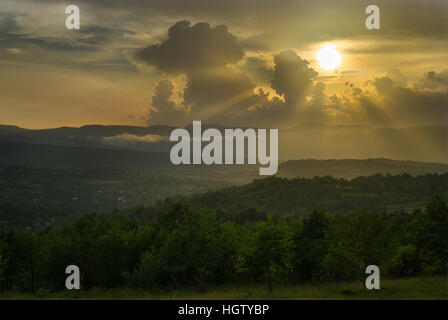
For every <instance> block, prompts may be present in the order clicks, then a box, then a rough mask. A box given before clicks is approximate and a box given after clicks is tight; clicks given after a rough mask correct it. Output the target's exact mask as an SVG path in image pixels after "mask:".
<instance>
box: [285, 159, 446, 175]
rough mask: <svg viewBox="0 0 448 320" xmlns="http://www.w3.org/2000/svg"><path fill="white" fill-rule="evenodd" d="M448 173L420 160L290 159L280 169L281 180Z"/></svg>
mask: <svg viewBox="0 0 448 320" xmlns="http://www.w3.org/2000/svg"><path fill="white" fill-rule="evenodd" d="M445 172H448V164H443V163H430V162H418V161H397V160H390V159H365V160H357V159H339V160H335V159H330V160H316V159H308V160H289V161H286V162H283V163H281V164H280V166H279V170H278V172H277V176H278V177H286V178H298V177H302V178H312V177H314V176H332V177H335V178H346V179H351V178H355V177H359V176H369V175H373V174H377V173H382V174H391V175H396V174H402V173H408V174H411V175H421V174H426V173H445Z"/></svg>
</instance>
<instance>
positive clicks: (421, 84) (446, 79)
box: [415, 69, 448, 91]
mask: <svg viewBox="0 0 448 320" xmlns="http://www.w3.org/2000/svg"><path fill="white" fill-rule="evenodd" d="M415 87H416V88H420V89H433V90H437V89H441V90H445V91H448V69H445V70H443V71H441V72H438V73H437V72H435V71H429V72H427V73H426V74H425V76H424V78H423V79H422V80H420V81H418V82H417V83H416V84H415Z"/></svg>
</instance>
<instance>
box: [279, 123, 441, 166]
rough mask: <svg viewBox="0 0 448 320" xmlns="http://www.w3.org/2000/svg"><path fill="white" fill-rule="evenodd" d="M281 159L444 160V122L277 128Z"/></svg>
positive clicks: (310, 125) (315, 125)
mask: <svg viewBox="0 0 448 320" xmlns="http://www.w3.org/2000/svg"><path fill="white" fill-rule="evenodd" d="M279 150H280V151H279V153H280V158H281V159H282V160H291V159H347V158H351V159H368V158H388V159H394V160H413V161H425V162H442V163H448V126H420V127H411V128H401V129H390V128H375V127H368V126H328V125H322V124H308V125H301V126H297V127H295V128H291V129H281V130H280V131H279Z"/></svg>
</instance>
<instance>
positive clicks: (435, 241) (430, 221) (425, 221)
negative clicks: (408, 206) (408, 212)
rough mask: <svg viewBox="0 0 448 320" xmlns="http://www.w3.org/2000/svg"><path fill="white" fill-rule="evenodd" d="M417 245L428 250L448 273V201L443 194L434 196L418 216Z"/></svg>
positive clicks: (442, 269)
mask: <svg viewBox="0 0 448 320" xmlns="http://www.w3.org/2000/svg"><path fill="white" fill-rule="evenodd" d="M417 219H418V220H417V225H418V230H417V235H416V243H417V245H418V246H419V247H420V248H422V249H424V250H426V251H427V252H428V253H429V254H430V257H431V258H432V259H434V260H435V261H437V262H438V264H439V265H440V269H441V271H442V273H443V274H444V275H445V276H446V275H447V267H446V264H447V258H448V203H447V200H446V198H443V197H442V196H439V195H437V196H434V197H433V198H432V199H431V201H430V202H429V203H428V205H427V206H426V210H425V211H424V213H423V214H422V215H421V216H420V217H418V218H417Z"/></svg>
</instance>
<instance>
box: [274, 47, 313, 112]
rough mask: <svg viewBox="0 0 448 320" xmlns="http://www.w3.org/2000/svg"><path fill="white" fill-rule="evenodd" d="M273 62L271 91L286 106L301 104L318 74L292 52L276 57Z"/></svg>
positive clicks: (284, 52)
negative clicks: (283, 101) (280, 98)
mask: <svg viewBox="0 0 448 320" xmlns="http://www.w3.org/2000/svg"><path fill="white" fill-rule="evenodd" d="M274 62H275V67H274V77H273V79H272V83H271V85H272V89H274V90H275V91H276V92H277V94H278V95H281V96H283V97H284V98H285V102H286V104H287V105H289V106H293V107H294V106H297V105H299V104H301V103H302V102H303V99H304V98H305V96H306V93H307V91H308V89H309V88H310V87H311V85H312V83H313V79H314V78H315V77H316V76H317V75H318V73H317V72H316V71H314V70H313V69H312V68H310V67H309V66H308V64H309V63H308V61H306V60H302V59H301V58H300V57H299V56H298V55H297V54H296V53H295V52H294V51H292V50H288V51H283V52H281V53H280V54H278V55H276V56H275V57H274Z"/></svg>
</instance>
